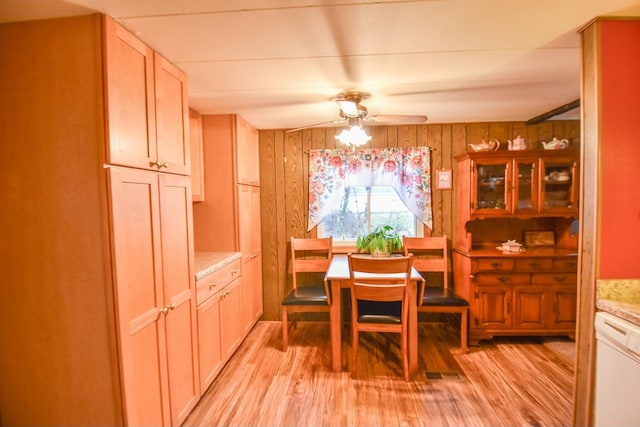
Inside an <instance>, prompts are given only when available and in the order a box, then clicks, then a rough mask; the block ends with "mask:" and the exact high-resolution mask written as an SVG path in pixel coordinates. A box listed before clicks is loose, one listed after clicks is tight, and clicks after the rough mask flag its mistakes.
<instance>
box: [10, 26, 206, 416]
mask: <svg viewBox="0 0 640 427" xmlns="http://www.w3.org/2000/svg"><path fill="white" fill-rule="evenodd" d="M0 55H2V57H3V66H2V67H1V68H0V72H1V73H2V74H1V76H0V77H1V78H0V92H1V93H2V94H3V100H4V101H5V104H4V107H3V108H2V110H0V138H1V140H2V141H3V143H2V144H1V145H0V161H2V162H3V164H4V165H5V167H3V168H2V171H1V172H0V182H2V183H3V189H2V191H0V205H2V206H3V208H2V209H1V210H0V212H1V213H0V224H1V226H2V230H3V240H4V242H3V245H0V246H1V247H2V248H1V249H0V251H1V252H0V259H1V261H0V263H1V268H2V271H3V280H4V281H5V283H7V284H9V286H7V287H6V289H5V292H4V296H5V298H3V300H2V302H1V303H0V313H1V314H0V341H1V342H2V343H3V344H2V345H3V354H4V355H5V356H3V363H2V364H0V378H2V381H0V417H1V418H0V423H2V424H3V425H5V424H6V425H41V424H53V425H98V424H100V425H173V426H178V425H180V424H181V423H182V421H183V420H184V419H185V418H186V416H187V415H188V413H189V412H190V411H191V409H192V408H193V407H194V406H195V404H196V402H197V399H198V398H199V395H200V390H199V381H198V361H197V342H196V332H197V331H196V311H195V278H194V275H193V232H192V227H191V223H192V205H191V182H190V177H189V176H188V174H189V172H190V158H189V157H190V154H189V144H188V128H187V126H188V108H187V102H186V101H187V98H186V77H185V75H184V74H183V73H182V72H181V71H180V70H178V69H177V68H176V67H174V66H173V65H171V64H170V63H168V62H167V61H166V60H165V59H164V58H162V57H161V56H160V55H158V54H157V53H155V52H153V51H152V50H151V49H149V48H148V47H147V46H145V45H144V44H143V43H141V42H140V41H139V40H137V39H136V38H135V37H133V36H132V35H131V34H130V33H128V32H127V31H126V30H124V29H123V28H122V27H121V26H119V25H117V24H116V23H115V22H114V21H112V20H111V19H110V18H107V17H105V16H102V15H97V14H96V15H87V16H81V17H73V18H62V19H54V20H41V21H32V22H23V23H15V24H4V25H1V26H0Z"/></svg>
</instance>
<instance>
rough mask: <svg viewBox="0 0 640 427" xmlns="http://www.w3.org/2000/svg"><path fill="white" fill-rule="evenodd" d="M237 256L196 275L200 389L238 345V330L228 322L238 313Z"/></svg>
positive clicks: (238, 262)
mask: <svg viewBox="0 0 640 427" xmlns="http://www.w3.org/2000/svg"><path fill="white" fill-rule="evenodd" d="M240 269H241V265H240V260H239V259H237V260H235V261H233V262H230V263H228V264H226V265H224V266H222V267H221V268H219V269H218V270H215V271H214V272H212V273H210V274H208V275H206V276H204V277H202V278H201V279H198V280H197V282H196V288H197V293H198V309H197V310H198V349H199V355H200V357H199V360H200V390H201V392H202V393H204V392H205V391H206V389H207V388H208V387H209V386H210V385H211V383H212V382H213V380H214V379H215V378H216V376H217V375H218V373H219V372H220V370H221V369H222V367H223V366H224V364H225V363H226V362H227V360H228V359H229V357H230V356H231V355H232V354H233V351H235V349H236V348H237V346H239V345H240V341H241V330H240V326H239V323H238V324H237V325H232V326H229V325H228V321H227V319H233V318H234V317H237V311H238V310H239V308H240V307H239V304H240V299H239V298H238V297H237V295H238V284H239V283H240Z"/></svg>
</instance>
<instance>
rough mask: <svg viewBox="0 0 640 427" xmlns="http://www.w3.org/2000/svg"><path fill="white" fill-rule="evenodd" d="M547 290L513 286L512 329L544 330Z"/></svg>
mask: <svg viewBox="0 0 640 427" xmlns="http://www.w3.org/2000/svg"><path fill="white" fill-rule="evenodd" d="M547 298H548V293H547V288H546V287H539V286H515V287H514V289H513V305H514V307H513V327H514V328H519V329H544V328H545V327H546V323H547V322H546V319H547V305H548V302H547Z"/></svg>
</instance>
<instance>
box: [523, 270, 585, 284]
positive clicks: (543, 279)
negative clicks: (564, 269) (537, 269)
mask: <svg viewBox="0 0 640 427" xmlns="http://www.w3.org/2000/svg"><path fill="white" fill-rule="evenodd" d="M531 282H532V283H533V284H534V285H572V286H575V285H577V284H578V276H577V275H576V274H574V273H535V274H534V275H533V277H532V278H531Z"/></svg>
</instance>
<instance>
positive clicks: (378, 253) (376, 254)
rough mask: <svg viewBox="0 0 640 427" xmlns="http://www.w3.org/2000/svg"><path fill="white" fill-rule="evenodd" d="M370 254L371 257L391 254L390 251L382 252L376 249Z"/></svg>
mask: <svg viewBox="0 0 640 427" xmlns="http://www.w3.org/2000/svg"><path fill="white" fill-rule="evenodd" d="M371 256H373V257H380V258H383V257H390V256H391V252H382V251H380V250H378V249H375V250H374V251H373V252H371Z"/></svg>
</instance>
